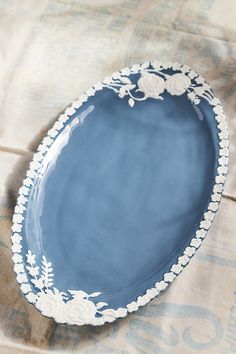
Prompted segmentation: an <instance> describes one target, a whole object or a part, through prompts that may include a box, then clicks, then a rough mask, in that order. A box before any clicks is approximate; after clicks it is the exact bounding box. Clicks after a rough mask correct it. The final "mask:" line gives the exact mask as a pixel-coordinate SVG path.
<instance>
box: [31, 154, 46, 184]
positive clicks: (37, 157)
mask: <svg viewBox="0 0 236 354" xmlns="http://www.w3.org/2000/svg"><path fill="white" fill-rule="evenodd" d="M34 159H35V160H36V161H38V162H40V161H42V159H43V154H42V153H41V152H37V153H36V154H34ZM27 184H29V181H28V182H27ZM31 184H32V183H31ZM29 185H30V184H29Z"/></svg>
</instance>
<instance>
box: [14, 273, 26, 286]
mask: <svg viewBox="0 0 236 354" xmlns="http://www.w3.org/2000/svg"><path fill="white" fill-rule="evenodd" d="M16 280H17V281H18V283H20V284H21V283H27V281H28V279H27V276H26V274H25V273H18V274H17V276H16Z"/></svg>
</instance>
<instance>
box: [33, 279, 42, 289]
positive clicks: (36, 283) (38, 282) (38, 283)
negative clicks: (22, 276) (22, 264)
mask: <svg viewBox="0 0 236 354" xmlns="http://www.w3.org/2000/svg"><path fill="white" fill-rule="evenodd" d="M31 282H32V283H33V284H34V286H35V287H36V288H38V289H39V290H42V289H43V288H44V282H43V279H42V278H39V279H31Z"/></svg>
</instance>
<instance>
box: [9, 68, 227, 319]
mask: <svg viewBox="0 0 236 354" xmlns="http://www.w3.org/2000/svg"><path fill="white" fill-rule="evenodd" d="M147 64H148V65H152V64H153V62H146V63H143V64H134V65H133V66H131V67H125V68H123V69H121V70H119V71H116V72H114V73H113V74H112V75H111V76H110V77H117V76H118V77H120V76H121V75H129V74H137V73H139V72H140V71H141V70H142V68H141V67H144V66H145V65H147ZM160 64H161V65H163V66H165V68H163V69H173V70H180V71H181V72H186V70H187V71H190V70H191V69H190V68H189V67H188V66H186V65H183V64H179V63H169V62H167V63H160ZM191 72H192V73H195V71H193V70H191ZM195 74H196V75H197V76H199V75H198V74H197V73H195ZM110 77H108V78H105V79H104V80H103V81H100V82H99V83H97V84H95V85H93V86H92V87H91V88H89V89H88V90H87V91H86V92H85V93H83V94H82V95H81V96H80V97H79V98H78V99H77V100H75V101H74V102H73V103H72V104H71V105H70V106H68V107H67V108H66V110H65V112H64V113H62V114H61V115H60V116H59V118H58V119H57V120H56V121H55V123H54V125H53V126H52V128H51V129H49V130H48V132H47V134H46V136H45V137H44V138H43V140H42V141H41V143H40V144H39V146H38V149H37V151H36V152H35V154H34V156H33V159H32V161H31V162H30V164H29V169H28V170H27V173H26V176H25V178H24V180H23V183H22V186H21V187H20V189H19V195H18V198H17V203H16V206H15V209H14V214H13V217H12V222H13V224H12V236H11V240H12V247H11V248H12V253H13V255H12V260H13V263H14V271H15V273H16V280H17V282H18V283H19V285H20V287H21V291H22V293H23V294H24V295H25V296H26V298H27V294H30V291H28V290H29V289H31V285H30V281H29V279H28V276H27V273H26V271H25V268H24V264H23V257H22V254H21V249H22V246H21V240H22V236H21V235H20V232H21V229H22V222H23V220H24V217H23V216H22V214H23V213H24V210H25V204H26V203H27V201H28V197H27V196H28V194H29V190H30V188H31V186H32V185H33V179H34V177H35V176H36V174H37V172H38V170H39V169H40V162H41V161H42V160H43V158H44V154H46V153H47V151H48V149H49V148H50V146H51V144H52V143H53V141H54V139H55V138H56V137H57V135H58V134H59V132H60V131H61V130H62V129H63V128H64V125H65V123H66V122H67V121H68V120H69V118H70V116H71V115H73V114H74V113H75V112H76V109H78V108H80V107H81V106H82V105H83V103H84V102H86V101H87V100H88V98H89V97H90V96H94V94H95V93H96V92H97V91H100V90H102V89H103V88H104V86H103V83H104V81H105V80H106V79H110ZM204 82H205V80H204ZM214 99H216V101H217V103H216V104H212V107H213V108H212V109H213V112H214V113H215V120H216V122H217V123H218V124H217V128H218V137H219V140H218V141H219V158H218V160H217V162H218V164H217V172H218V174H217V175H216V176H215V184H214V187H213V192H212V195H211V201H210V202H209V204H208V207H207V210H206V212H205V213H204V215H203V219H202V220H201V222H200V224H199V228H198V230H197V231H196V232H195V234H194V236H193V238H192V239H191V241H190V243H189V245H188V246H187V247H186V248H185V250H184V252H183V254H182V255H180V256H179V257H178V262H177V263H175V264H172V266H171V267H170V270H169V272H167V273H164V275H163V279H162V280H161V281H159V282H156V283H155V284H154V286H153V287H152V288H150V289H147V290H146V292H145V294H144V295H140V296H138V297H137V300H136V301H132V302H131V303H129V304H127V305H126V307H125V308H118V309H117V310H115V312H116V317H115V318H113V319H112V322H113V321H114V320H115V319H117V318H121V317H125V316H126V315H127V314H128V313H131V312H134V311H137V310H138V309H139V308H140V307H141V306H144V305H146V304H147V303H148V302H150V300H152V299H153V298H155V297H156V296H157V295H159V293H160V292H161V291H163V290H165V289H166V288H167V287H168V286H169V285H170V284H171V283H172V282H173V280H174V279H175V278H176V277H177V276H178V275H179V274H180V273H181V272H182V271H183V269H184V268H185V267H186V266H187V265H188V264H189V262H190V260H191V258H192V257H193V255H194V254H195V253H196V251H197V249H198V248H199V247H200V246H201V244H202V241H203V240H204V238H205V237H206V235H207V232H208V230H209V228H210V227H211V224H212V222H213V220H214V217H215V214H216V212H217V210H218V207H219V204H220V201H221V197H222V193H223V188H224V184H225V180H226V174H227V167H228V161H229V134H228V126H227V122H226V118H225V115H224V113H223V108H222V106H221V104H220V101H219V100H218V99H217V98H216V97H215V96H214ZM31 294H33V293H32V292H31ZM27 300H28V302H30V303H33V301H31V299H30V297H28V298H27ZM54 320H55V319H54ZM106 322H107V321H102V322H101V323H99V324H97V325H102V324H104V323H106Z"/></svg>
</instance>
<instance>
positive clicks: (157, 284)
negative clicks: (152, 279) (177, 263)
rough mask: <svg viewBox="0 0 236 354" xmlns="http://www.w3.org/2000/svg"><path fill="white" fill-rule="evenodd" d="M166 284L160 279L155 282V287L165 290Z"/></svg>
mask: <svg viewBox="0 0 236 354" xmlns="http://www.w3.org/2000/svg"><path fill="white" fill-rule="evenodd" d="M167 286H168V285H167V284H166V283H165V282H164V281H163V280H162V281H159V282H157V283H156V284H155V288H156V289H157V290H159V291H162V290H165V289H166V288H167Z"/></svg>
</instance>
